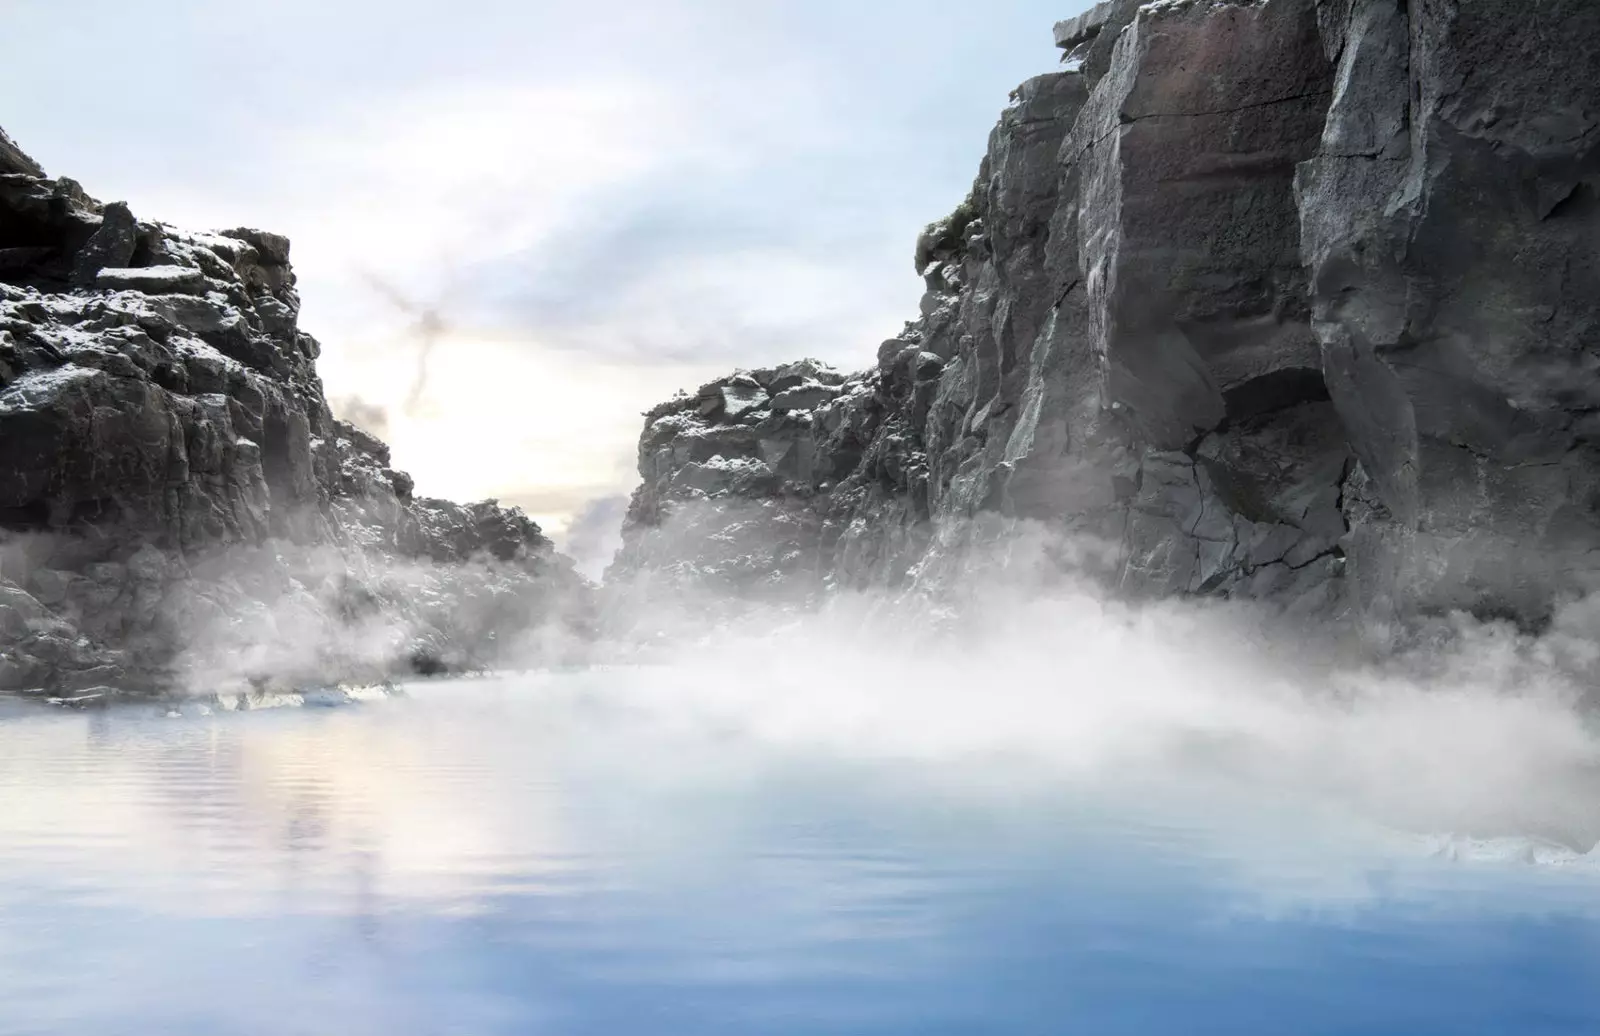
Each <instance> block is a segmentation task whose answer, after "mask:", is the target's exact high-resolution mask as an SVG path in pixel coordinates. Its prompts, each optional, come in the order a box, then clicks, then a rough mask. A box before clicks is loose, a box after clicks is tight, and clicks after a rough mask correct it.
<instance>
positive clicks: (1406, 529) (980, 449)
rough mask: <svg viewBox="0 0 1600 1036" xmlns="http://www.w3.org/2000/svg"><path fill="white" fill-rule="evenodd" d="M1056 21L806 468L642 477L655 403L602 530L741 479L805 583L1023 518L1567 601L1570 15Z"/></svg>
mask: <svg viewBox="0 0 1600 1036" xmlns="http://www.w3.org/2000/svg"><path fill="white" fill-rule="evenodd" d="M1056 38H1057V42H1058V44H1060V45H1061V46H1062V47H1063V49H1064V50H1066V51H1067V67H1068V69H1069V70H1068V71H1066V72H1061V73H1056V74H1052V75H1046V76H1041V77H1039V78H1037V79H1034V80H1031V81H1029V82H1028V83H1026V84H1024V85H1023V86H1022V87H1021V88H1019V90H1018V91H1017V92H1016V94H1015V95H1014V96H1013V104H1012V106H1011V107H1010V108H1008V109H1007V111H1006V112H1005V114H1004V115H1003V116H1002V117H1001V121H1000V124H999V126H998V127H997V128H996V130H995V132H994V134H993V135H992V136H991V139H990V142H989V151H988V154H987V156H986V157H985V159H984V161H983V164H982V167H981V169H980V172H979V176H978V180H977V182H976V184H975V186H974V189H973V193H972V194H971V195H970V196H969V198H968V199H967V200H966V201H965V202H963V203H962V205H961V206H960V207H959V208H958V209H957V211H956V213H954V214H953V215H952V216H951V217H949V218H948V219H946V220H943V221H941V222H939V223H936V224H934V225H933V226H931V227H930V228H929V229H928V231H927V232H925V234H924V235H923V237H922V239H921V240H920V241H919V242H918V245H917V257H916V262H917V268H918V272H919V274H921V275H922V276H924V278H925V279H926V280H927V282H928V293H927V295H926V296H925V298H924V301H923V306H922V316H921V319H919V320H918V321H916V322H915V323H913V324H909V325H907V328H906V330H905V331H904V332H903V333H902V334H901V335H900V336H898V337H897V338H896V339H893V340H891V341H890V342H887V343H885V345H884V346H883V348H882V349H881V350H880V352H879V364H878V368H877V369H876V370H874V371H870V372H868V373H866V374H863V375H857V376H855V377H853V378H851V379H849V380H848V382H847V383H848V384H849V385H850V386H853V388H852V391H851V392H850V393H847V394H846V396H845V399H846V400H847V402H845V403H835V404H834V405H835V406H840V407H842V408H843V409H845V410H846V411H847V412H848V413H850V414H852V415H856V420H855V423H854V424H853V425H852V426H851V427H852V428H853V429H854V430H855V433H854V435H853V436H852V437H849V438H846V439H842V440H841V439H839V438H837V437H833V436H815V437H813V439H812V440H811V445H810V447H809V449H810V450H811V452H810V453H808V457H809V458H810V459H809V464H810V465H811V467H812V468H814V469H815V470H821V471H826V472H827V473H828V474H827V476H826V477H824V478H813V479H810V480H799V481H798V482H797V481H794V480H785V479H778V480H776V481H766V482H762V481H759V480H756V481H749V482H746V483H742V484H741V485H740V486H739V487H738V488H737V489H736V490H734V489H729V488H727V487H722V486H718V485H710V484H704V485H697V486H694V487H688V486H683V485H681V484H676V485H675V483H674V479H675V477H676V471H677V470H678V469H677V467H676V465H677V464H678V463H679V462H678V461H676V460H674V458H676V457H677V456H678V453H677V445H676V444H677V442H678V441H679V439H680V438H682V437H688V438H693V439H696V440H697V441H700V442H705V440H704V439H703V438H701V428H702V424H703V420H704V418H703V416H702V415H700V414H699V413H697V412H695V411H693V410H690V411H686V412H684V413H683V414H681V415H680V416H679V418H678V419H677V423H675V424H670V425H652V429H651V430H647V432H646V438H647V440H648V441H649V442H650V443H651V444H652V447H651V448H652V452H651V455H650V465H649V470H647V471H645V472H644V473H645V477H646V488H645V490H643V491H642V496H641V498H640V499H639V500H638V501H636V507H635V510H634V513H633V514H632V516H631V520H630V527H629V530H628V539H629V542H630V543H632V542H636V541H639V540H640V539H641V537H648V536H649V535H650V532H649V531H648V530H650V529H652V528H655V527H657V523H659V521H660V520H661V518H662V516H663V515H664V514H667V513H669V512H671V511H673V509H674V508H675V507H680V506H681V505H683V504H684V503H685V502H686V501H687V500H688V498H689V497H693V498H694V499H695V500H696V501H697V504H696V506H697V508H698V513H699V514H700V517H699V518H698V519H697V526H696V527H697V528H698V529H700V530H701V531H702V532H704V533H705V534H706V535H708V536H713V537H714V536H715V534H716V533H715V530H716V529H717V523H716V521H715V520H714V519H713V518H711V517H708V515H710V514H714V513H715V507H714V506H711V505H708V504H706V503H703V502H698V501H703V500H706V499H709V500H710V501H711V502H712V504H714V503H715V501H716V500H718V499H721V498H723V497H724V496H738V497H740V498H741V499H742V500H744V501H746V509H745V510H744V511H743V513H744V514H746V516H747V517H746V519H745V521H744V523H743V528H742V535H743V538H744V539H745V540H746V541H754V540H756V539H758V538H759V537H758V536H757V535H756V529H755V528H752V527H751V523H752V522H759V521H760V519H759V518H750V517H748V516H749V515H751V514H752V513H753V512H750V511H749V510H748V506H749V503H748V502H749V501H751V500H759V501H762V502H764V503H767V504H771V505H773V506H775V507H777V508H778V509H779V510H780V511H781V512H782V513H783V514H784V515H786V516H787V515H791V514H794V513H804V514H806V515H809V516H811V517H812V519H813V520H814V523H815V525H816V528H817V530H818V531H817V533H816V534H815V536H814V537H813V538H812V539H811V540H809V541H807V543H806V545H805V547H804V549H805V550H806V551H814V552H815V553H814V554H805V555H804V564H803V565H800V566H799V567H803V568H805V569H806V570H807V571H810V572H815V573H817V574H818V577H817V581H818V583H819V585H825V584H827V583H829V582H830V581H831V582H834V583H852V582H854V583H868V584H880V585H881V584H884V583H888V584H900V585H904V584H907V583H920V582H926V581H928V580H930V579H931V578H933V577H934V576H935V575H936V574H937V573H939V572H941V571H948V570H950V569H951V568H952V566H954V567H955V568H959V564H960V558H961V556H962V555H963V552H964V551H965V549H966V548H967V547H968V546H970V545H971V544H972V543H973V542H975V540H981V539H983V538H986V537H991V536H995V535H999V536H1004V535H1005V534H1006V531H1007V530H1008V529H1009V528H1011V527H1013V526H1014V524H1015V523H1016V522H1017V521H1019V520H1030V521H1035V522H1043V523H1046V524H1047V525H1048V526H1049V527H1051V528H1053V529H1055V530H1058V531H1059V532H1061V533H1063V534H1066V535H1070V536H1075V537H1080V538H1086V539H1092V540H1095V541H1097V542H1102V543H1109V544H1111V545H1112V546H1113V548H1114V549H1113V550H1112V551H1111V556H1112V557H1114V559H1115V560H1114V563H1113V564H1111V565H1110V566H1109V570H1108V571H1106V572H1104V573H1103V574H1104V575H1105V576H1106V577H1107V578H1108V579H1110V580H1111V581H1113V582H1114V583H1115V584H1117V585H1119V586H1120V587H1121V588H1123V589H1124V590H1126V591H1128V592H1130V593H1152V594H1173V593H1185V594H1193V593H1216V594H1224V595H1233V596H1245V597H1252V598H1259V599H1264V600H1270V601H1276V602H1279V603H1281V604H1283V605H1284V606H1286V607H1290V608H1292V609H1296V610H1301V611H1307V612H1317V613H1326V612H1330V611H1337V610H1340V609H1345V610H1349V611H1352V612H1355V613H1358V614H1361V615H1375V616H1379V617H1389V616H1393V615H1395V614H1399V615H1407V614H1414V613H1416V612H1419V611H1428V610H1430V609H1445V608H1466V609H1472V610H1477V611H1481V612H1488V613H1493V614H1510V615H1514V616H1516V617H1518V618H1521V619H1526V620H1537V619H1538V617H1539V616H1540V615H1541V614H1543V613H1545V612H1546V611H1548V609H1549V607H1550V606H1551V604H1552V603H1553V602H1554V601H1556V600H1557V599H1558V598H1559V597H1560V596H1561V595H1562V594H1564V593H1568V592H1580V591H1583V590H1586V589H1588V588H1589V586H1591V585H1592V582H1593V564H1592V563H1591V562H1588V561H1587V560H1586V559H1587V558H1588V557H1589V556H1590V553H1591V552H1592V551H1593V549H1594V548H1595V547H1597V546H1600V513H1597V509H1600V494H1597V493H1596V489H1597V488H1600V487H1597V486H1596V484H1595V483H1596V480H1597V476H1600V463H1597V461H1600V458H1597V457H1596V456H1595V455H1594V453H1593V449H1594V447H1593V445H1592V429H1593V427H1595V425H1594V421H1593V414H1594V413H1595V412H1596V410H1597V409H1600V408H1597V407H1596V405H1595V402H1594V400H1593V398H1592V397H1593V396H1594V395H1595V394H1596V392H1597V391H1600V390H1597V389H1596V388H1595V386H1596V385H1600V381H1597V380H1596V379H1595V377H1594V370H1595V364H1596V357H1595V349H1596V347H1597V346H1600V339H1597V335H1600V332H1597V330H1596V324H1595V310H1596V307H1600V284H1597V283H1596V280H1597V276H1600V271H1597V261H1600V260H1597V256H1600V252H1597V246H1600V233H1597V230H1600V225H1597V223H1596V220H1597V219H1600V205H1597V202H1596V197H1597V196H1596V193H1595V192H1596V189H1597V176H1600V158H1597V157H1596V155H1597V152H1596V150H1595V143H1596V139H1597V135H1600V131H1597V129H1596V120H1597V119H1600V64H1597V63H1600V57H1597V56H1596V55H1597V54H1600V7H1597V6H1596V5H1594V4H1592V3H1589V2H1587V0H1554V2H1550V3H1545V4H1540V5H1538V6H1537V7H1536V8H1533V9H1530V8H1528V7H1527V6H1526V5H1522V4H1512V3H1509V2H1499V0H1473V2H1452V0H1410V2H1407V0H1154V2H1148V3H1140V2H1139V0H1112V2H1110V3H1104V4H1101V5H1099V6H1098V7H1096V8H1095V9H1093V10H1092V11H1090V12H1089V13H1087V14H1085V15H1083V16H1081V17H1079V18H1076V19H1073V20H1071V21H1068V22H1063V23H1061V24H1060V25H1058V26H1057V28H1056ZM703 391H704V390H703ZM836 448H837V450H838V452H832V451H833V450H835V449H836ZM700 451H701V455H697V457H696V458H695V460H694V463H696V464H701V465H705V464H712V465H715V464H716V463H717V461H716V458H717V457H718V456H719V454H717V453H716V452H715V446H713V445H702V446H701V447H700ZM652 487H653V488H652ZM683 542H685V541H681V540H680V545H682V543H683ZM686 542H687V544H688V546H689V553H690V555H691V556H692V555H693V554H694V552H695V550H696V549H698V548H697V544H698V543H699V542H701V541H698V540H695V539H694V538H693V537H690V538H689V539H688V540H687V541H686ZM624 561H625V562H626V565H625V567H626V566H634V565H637V564H641V563H642V559H640V558H638V557H636V556H633V555H626V554H625V556H624ZM691 567H692V564H691Z"/></svg>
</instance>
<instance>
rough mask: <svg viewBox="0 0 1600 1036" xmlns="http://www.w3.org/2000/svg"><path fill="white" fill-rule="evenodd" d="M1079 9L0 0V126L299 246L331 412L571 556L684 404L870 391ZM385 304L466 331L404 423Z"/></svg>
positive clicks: (198, 213)
mask: <svg viewBox="0 0 1600 1036" xmlns="http://www.w3.org/2000/svg"><path fill="white" fill-rule="evenodd" d="M1087 6H1088V3H1087V2H1086V0H1050V2H1046V0H984V2H975V0H959V2H958V0H766V2H763V0H609V2H603V3H600V2H596V3H580V2H574V0H562V2H555V0H449V2H444V0H431V2H425V0H272V2H270V3H264V2H246V0H138V2H129V0H0V13H3V17H4V27H5V32H4V42H3V43H0V54H3V57H4V60H3V61H0V98H3V99H4V102H5V103H4V104H3V106H0V125H3V126H4V127H5V128H6V129H7V130H8V131H9V132H10V133H11V135H12V137H13V138H14V139H16V140H17V142H18V143H19V144H21V145H22V147H23V148H24V149H25V150H27V151H29V152H30V153H31V154H32V155H33V156H34V157H35V158H36V159H38V160H39V161H40V163H41V164H43V165H44V167H45V168H46V170H47V171H48V172H50V173H51V174H52V175H60V176H71V177H73V178H74V179H77V180H79V181H81V182H82V183H83V184H84V185H85V187H86V188H88V190H89V191H90V193H92V194H94V195H96V196H97V197H100V198H102V199H105V200H115V199H126V200H127V201H128V202H130V204H131V205H132V206H133V209H134V211H135V213H136V214H138V215H140V216H141V217H143V218H151V219H160V220H163V221H165V222H168V223H174V224H179V225H183V226H187V227H193V228H196V229H203V228H207V227H231V226H239V225H248V226H258V227H264V228H266V229H271V230H277V231H280V232H283V233H287V234H288V235H289V236H290V237H291V238H292V239H293V241H294V261H295V267H296V269H297V271H298V272H299V274H300V278H301V285H300V286H301V292H302V295H303V297H304V302H305V308H304V311H303V313H302V319H301V323H302V326H303V327H304V328H305V329H306V330H308V331H310V332H311V333H313V334H315V335H317V336H318V337H319V338H320V339H321V340H322V341H323V344H324V353H323V360H322V364H321V369H322V374H323V378H324V380H325V382H326V384H327V388H328V393H329V396H330V397H334V398H339V397H350V396H355V397H360V398H362V399H364V400H366V401H368V402H369V403H370V404H372V405H373V406H376V407H380V408H383V409H384V410H386V411H387V413H388V416H389V423H388V429H387V435H388V438H389V439H390V440H391V443H392V445H393V446H394V452H395V457H396V462H397V464H398V465H399V466H401V467H405V468H408V469H409V470H410V471H411V472H412V473H413V474H414V475H415V476H416V478H417V482H418V488H419V490H420V491H421V492H424V493H428V494H431V495H437V496H448V497H454V498H460V499H467V498H482V497H485V496H497V497H500V498H501V499H503V500H508V501H514V502H519V503H522V504H523V505H524V506H525V507H526V508H527V509H528V510H529V512H530V513H532V514H534V516H535V517H536V518H538V519H539V520H540V521H541V523H542V524H544V525H546V527H547V528H549V529H550V530H551V531H553V532H555V533H557V534H558V536H559V535H560V533H561V532H562V531H563V529H564V527H565V526H566V525H567V523H568V522H569V521H570V519H571V518H572V516H573V515H574V514H577V513H579V512H581V511H583V510H584V508H585V505H586V504H587V503H589V502H590V501H592V500H596V499H602V498H606V497H612V496H615V495H616V494H618V493H621V492H626V491H627V490H628V489H629V488H631V486H632V484H633V482H634V480H635V475H634V471H633V466H634V462H635V458H634V443H635V439H636V437H637V434H638V431H639V424H640V418H639V411H640V410H642V409H644V408H645V407H646V406H648V405H649V404H651V403H652V402H654V401H656V400H658V399H660V398H664V397H666V396H667V395H670V394H671V393H672V391H674V390H675V389H677V388H680V387H689V388H692V387H694V386H695V385H698V384H699V383H701V382H703V381H704V380H707V379H708V378H710V377H712V376H715V375H717V374H720V373H723V372H725V371H726V370H729V369H731V368H733V367H736V366H758V365H761V364H765V363H770V362H776V361H782V360H785V359H791V358H797V357H799V356H804V355H811V356H816V357H819V358H822V359H825V360H828V361H830V362H834V363H837V364H839V365H841V366H844V367H848V368H859V367H863V366H866V365H867V364H869V363H871V362H872V360H873V358H874V357H875V355H876V348H877V344H878V342H880V341H881V340H883V339H884V338H886V337H888V336H890V335H891V334H893V333H894V332H896V331H897V330H898V329H899V327H900V325H901V324H902V323H903V322H904V321H905V320H907V319H909V318H911V317H912V316H914V315H915V313H916V303H917V299H918V296H919V294H920V283H919V281H918V279H917V278H916V276H915V273H914V271H913V270H912V268H911V253H912V245H913V243H914V240H915V237H916V234H917V232H918V230H919V229H920V228H921V227H922V226H923V225H924V224H926V223H927V222H929V221H931V220H933V219H936V218H938V217H939V216H941V215H943V214H945V213H946V212H948V211H949V210H950V209H951V208H953V207H954V205H955V204H956V203H957V202H958V201H959V200H960V199H961V198H962V196H963V195H964V194H965V193H966V190H967V188H968V186H969V185H970V184H971V181H972V177H973V176H974V174H975V173H976V171H977V166H978V161H979V159H980V158H981V156H982V154H983V149H984V144H985V140H986V138H987V134H988V131H989V129H990V127H991V126H992V125H993V123H994V120H995V117H996V116H997V115H998V113H999V111H1000V109H1001V108H1002V107H1003V106H1004V105H1005V103H1006V96H1007V93H1008V91H1009V90H1010V89H1011V88H1012V87H1014V86H1015V85H1017V84H1018V83H1019V82H1021V81H1022V80H1024V79H1026V78H1028V77H1030V76H1032V75H1036V74H1039V73H1041V72H1047V71H1050V70H1052V69H1053V68H1054V67H1056V60H1057V55H1056V53H1055V51H1054V48H1053V47H1052V46H1051V35H1050V29H1051V25H1052V24H1053V23H1054V22H1055V21H1056V20H1058V19H1060V18H1065V17H1069V16H1071V15H1073V14H1076V13H1078V12H1079V11H1080V10H1082V9H1083V8H1085V7H1087ZM374 281H377V282H381V283H384V284H388V285H391V286H392V288H393V289H394V290H395V291H396V292H398V293H399V294H400V295H402V296H403V297H405V298H408V299H410V300H412V302H413V305H414V306H417V307H422V308H427V307H436V308H437V309H438V311H439V313H440V315H441V317H442V318H443V320H444V321H445V323H446V325H447V326H448V328H449V331H448V333H447V335H446V336H445V338H444V339H443V340H442V341H441V344H440V345H439V346H438V348H437V350H436V353H435V356H434V361H433V363H432V366H431V371H432V376H431V377H430V378H429V381H428V384H427V391H426V393H425V395H424V396H423V397H422V399H421V400H420V401H419V404H418V405H417V406H416V407H415V408H414V413H412V414H410V415H407V414H405V413H404V412H403V409H404V408H403V406H402V404H403V401H404V400H405V398H406V396H407V393H408V391H409V388H410V384H411V381H412V377H413V371H414V369H415V362H414V354H415V349H416V335H415V333H414V331H413V330H412V329H411V328H412V326H413V321H414V318H413V317H411V316H408V315H407V314H406V313H405V312H404V311H403V310H402V309H401V308H400V307H399V306H397V305H396V304H395V303H394V302H392V301H390V300H389V299H387V298H385V296H384V294H383V292H381V291H380V290H378V289H377V288H376V287H375V286H374ZM598 510H599V511H600V512H603V513H605V514H606V515H613V514H614V508H612V509H608V508H604V507H602V508H599V509H598Z"/></svg>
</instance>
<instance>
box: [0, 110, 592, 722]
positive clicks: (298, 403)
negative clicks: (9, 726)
mask: <svg viewBox="0 0 1600 1036" xmlns="http://www.w3.org/2000/svg"><path fill="white" fill-rule="evenodd" d="M298 312H299V298H298V296H297V294H296V292H295V277H294V273H293V272H292V270H291V268H290V265H289V242H288V241H287V240H285V239H284V238H282V237H279V236H277V235H274V234H270V233H265V232H262V231H256V230H247V229H239V230H229V231H224V232H220V233H211V234H188V233H183V232H180V231H177V230H175V229H173V228H171V227H168V226H165V225H162V224H158V223H152V222H148V221H145V220H140V219H137V218H135V216H134V215H133V214H132V212H130V211H129V209H128V207H127V206H126V205H123V204H120V203H111V204H101V203H99V202H97V201H95V200H94V199H93V198H91V197H90V196H89V195H87V194H86V193H85V192H84V191H83V189H82V188H81V187H79V186H78V185H77V184H76V183H74V182H73V181H71V180H67V179H50V178H48V177H46V176H45V175H44V172H43V170H41V169H40V168H39V166H38V165H37V164H36V163H34V162H33V161H32V160H31V159H29V158H28V157H27V156H26V155H25V154H23V153H22V152H21V150H20V149H19V148H17V146H16V145H15V144H14V143H13V142H12V141H11V140H10V139H9V138H7V137H5V136H4V134H3V133H0V691H13V692H15V691H22V692H35V693H42V694H50V695H55V696H59V697H65V698H74V697H76V698H82V697H86V696H87V697H94V696H96V695H101V694H105V693H109V692H110V691H111V690H124V691H126V690H138V689H142V690H148V691H164V690H173V689H182V688H185V687H189V688H191V689H204V688H203V686H202V685H203V684H204V682H205V681H207V680H220V679H224V678H227V677H246V678H267V677H272V678H274V679H288V680H294V679H305V680H337V679H341V678H352V677H363V676H365V677H373V678H381V677H383V676H386V675H389V674H390V673H393V672H395V671H399V670H409V669H412V668H421V669H424V670H434V669H441V668H455V667H462V666H467V665H472V664H475V663H478V662H486V661H490V660H493V659H494V658H496V657H497V656H498V654H499V653H500V652H501V650H502V649H503V648H504V647H505V646H506V645H505V643H504V642H505V641H506V640H507V639H509V638H511V637H512V635H513V634H516V633H520V632H521V631H523V630H525V629H529V628H533V627H536V626H538V625H539V624H540V623H541V622H545V621H554V622H557V623H561V622H565V621H566V620H565V618H563V616H564V615H565V612H564V609H566V608H567V607H568V606H569V604H570V603H571V601H572V600H574V599H575V598H574V596H573V595H577V597H581V594H582V592H583V586H582V583H581V580H579V579H578V578H577V577H576V576H574V575H573V574H572V573H571V570H570V565H567V564H565V563H564V562H563V561H562V559H560V558H559V557H558V556H557V555H556V554H555V553H554V551H553V550H552V548H551V544H550V542H549V541H548V540H547V539H546V538H545V537H544V536H543V535H542V533H541V532H540V530H539V528H538V526H537V525H535V524H534V523H533V522H531V521H529V520H528V519H527V518H526V517H525V516H524V515H522V514H521V512H519V511H516V510H505V509H502V508H500V507H498V506H496V505H494V504H493V503H487V504H479V505H475V506H470V507H467V506H461V505H457V504H453V503H449V502H445V501H439V500H429V499H423V498H420V497H417V496H415V495H414V494H413V491H412V482H411V480H410V478H409V477H407V476H406V475H405V474H404V473H402V472H399V471H396V470H394V469H393V468H392V467H391V465H390V459H389V451H388V448H387V447H386V446H384V445H383V443H381V442H379V441H378V440H376V439H375V438H373V437H372V436H370V435H367V434H366V433H365V432H363V431H361V430H360V429H358V428H355V427H353V426H351V425H348V424H345V423H343V422H341V421H338V420H335V419H334V417H333V415H332V414H331V413H330V411H329V407H328V403H327V401H326V399H325V398H324V396H323V391H322V384H321V382H320V380H319V379H318V377H317V373H316V367H315V362H316V359H317V356H318V352H319V346H318V344H317V342H316V340H315V339H314V338H312V337H311V336H310V335H308V334H306V333H305V332H304V331H302V330H300V329H299V327H298V323H297V316H298ZM580 603H581V602H580Z"/></svg>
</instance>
